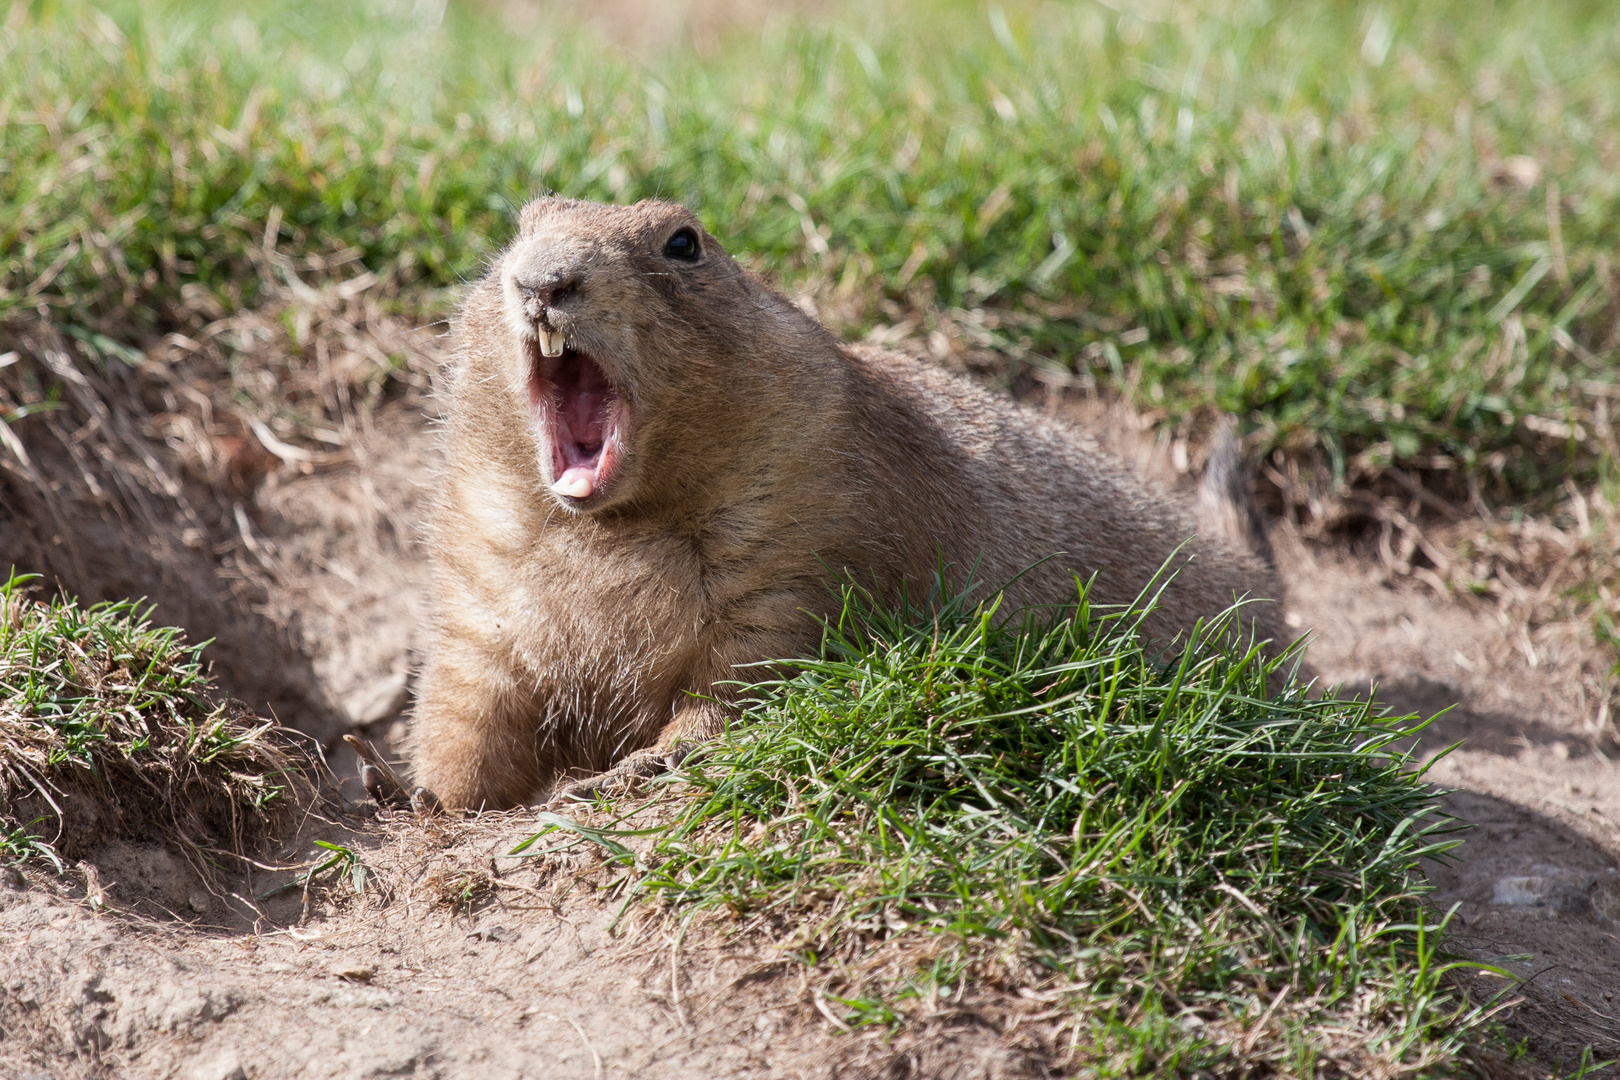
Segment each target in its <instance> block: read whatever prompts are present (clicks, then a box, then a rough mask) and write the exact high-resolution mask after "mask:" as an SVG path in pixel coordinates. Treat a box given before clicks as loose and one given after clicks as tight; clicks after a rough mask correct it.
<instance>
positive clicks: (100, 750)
mask: <svg viewBox="0 0 1620 1080" xmlns="http://www.w3.org/2000/svg"><path fill="white" fill-rule="evenodd" d="M30 580H31V579H30V578H29V577H28V576H26V575H18V574H17V573H15V572H12V573H10V574H9V575H8V577H7V580H6V581H4V582H0V858H5V859H7V860H11V861H26V860H27V859H29V858H43V859H46V860H48V861H50V862H51V863H53V864H55V865H56V866H57V868H58V869H60V868H61V862H60V860H59V858H58V850H60V851H61V853H62V854H67V855H75V854H77V853H79V852H81V851H83V850H86V849H88V848H91V847H94V846H97V845H99V844H103V843H106V842H108V841H110V840H114V839H119V838H132V839H140V840H159V839H161V840H172V841H175V842H179V843H186V844H191V845H196V844H216V845H223V846H230V847H235V846H237V845H239V844H240V843H241V842H242V840H243V839H244V838H245V837H248V836H249V835H250V834H252V833H253V832H255V831H257V830H258V829H260V828H261V827H262V826H263V825H264V824H265V823H266V822H267V821H268V819H269V818H270V816H271V815H272V814H273V813H274V812H276V811H277V810H279V809H281V808H282V806H283V805H284V803H286V801H287V800H286V798H285V796H286V794H287V791H288V788H289V786H292V785H296V784H297V783H299V781H298V778H297V775H296V773H295V771H294V766H293V761H292V758H291V757H290V756H289V754H288V753H287V751H286V750H285V749H284V748H281V747H278V746H277V745H276V744H275V743H274V742H273V741H272V739H270V738H269V737H268V736H267V733H268V732H269V729H270V728H271V727H272V726H273V725H272V724H271V723H270V722H269V721H262V720H259V719H257V718H256V717H254V716H253V715H252V714H250V713H248V712H247V710H246V709H245V708H243V707H242V706H241V705H240V704H238V703H236V702H233V701H230V700H229V699H225V698H222V697H221V696H220V695H219V694H218V693H217V692H216V691H215V689H214V687H213V686H212V684H211V682H210V680H209V678H208V675H207V670H206V666H205V663H204V661H203V659H202V651H203V649H204V647H205V646H206V644H207V643H206V642H204V643H201V644H195V645H193V644H190V643H188V642H187V641H186V640H185V638H184V635H183V634H182V632H181V631H179V630H177V629H174V628H173V627H160V626H153V625H152V624H151V622H150V616H151V609H150V607H146V606H143V605H141V604H139V603H135V602H131V601H127V600H126V601H118V602H114V603H102V604H94V605H91V606H89V607H82V606H80V605H79V604H77V603H76V602H74V601H72V600H67V599H56V600H52V601H50V602H48V603H45V602H39V601H36V600H32V599H30V598H29V597H28V596H27V595H26V592H25V587H26V586H27V585H28V583H29V581H30ZM53 831H54V835H51V834H52V832H53Z"/></svg>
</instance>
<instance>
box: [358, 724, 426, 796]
mask: <svg viewBox="0 0 1620 1080" xmlns="http://www.w3.org/2000/svg"><path fill="white" fill-rule="evenodd" d="M343 741H344V742H346V743H348V744H349V745H350V746H352V747H354V752H355V753H356V754H359V755H360V783H361V785H363V786H364V787H365V789H366V792H367V793H368V794H369V795H370V796H371V797H372V799H374V800H375V801H376V803H377V805H378V806H404V805H407V804H408V803H412V802H413V796H408V795H406V790H407V789H406V787H405V781H403V780H401V779H400V778H399V774H398V773H396V772H394V770H393V769H391V768H389V767H388V762H386V761H384V760H383V759H382V755H380V754H378V753H377V750H376V748H375V747H373V746H372V745H371V744H370V743H367V742H363V741H362V740H360V739H359V738H357V737H355V736H353V735H345V736H343ZM421 790H424V791H426V790H427V789H426V788H423V789H421ZM429 794H430V795H431V794H432V793H431V792H429ZM434 801H435V802H437V800H434Z"/></svg>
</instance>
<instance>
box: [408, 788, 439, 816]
mask: <svg viewBox="0 0 1620 1080" xmlns="http://www.w3.org/2000/svg"><path fill="white" fill-rule="evenodd" d="M411 810H413V811H414V812H415V813H416V816H417V817H419V818H425V817H432V816H433V815H435V814H442V813H444V805H443V804H442V803H440V802H439V797H438V796H437V795H435V794H433V792H431V791H429V790H428V789H427V788H425V787H422V786H421V785H420V784H418V785H417V787H416V790H415V791H413V792H411Z"/></svg>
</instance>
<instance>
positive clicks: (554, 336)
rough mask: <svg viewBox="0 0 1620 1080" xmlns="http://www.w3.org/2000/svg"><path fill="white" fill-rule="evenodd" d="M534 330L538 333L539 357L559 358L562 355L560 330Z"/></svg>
mask: <svg viewBox="0 0 1620 1080" xmlns="http://www.w3.org/2000/svg"><path fill="white" fill-rule="evenodd" d="M535 329H537V330H539V332H540V355H542V356H561V355H562V354H563V332H562V331H561V330H547V329H546V328H545V327H543V326H540V327H536V328H535Z"/></svg>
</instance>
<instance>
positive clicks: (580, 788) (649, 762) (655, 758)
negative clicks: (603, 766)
mask: <svg viewBox="0 0 1620 1080" xmlns="http://www.w3.org/2000/svg"><path fill="white" fill-rule="evenodd" d="M671 757H673V755H664V754H661V753H659V752H657V751H656V750H641V751H637V752H636V753H634V754H631V755H630V756H629V757H627V758H625V759H624V760H623V761H621V762H619V763H618V764H617V765H615V766H613V767H612V768H611V769H608V770H607V771H606V772H600V773H597V774H596V775H595V776H587V777H586V778H585V779H583V780H576V781H574V782H573V783H572V784H569V785H568V786H566V787H563V788H559V789H558V790H557V791H555V792H553V793H552V796H551V798H550V799H548V800H547V801H546V808H547V809H548V810H555V809H556V808H557V807H559V806H561V805H562V804H564V803H569V802H589V801H590V800H591V799H593V798H595V797H596V796H598V795H604V794H610V795H623V794H626V793H628V792H629V791H630V790H631V789H632V788H634V787H635V785H636V782H637V781H639V780H646V779H648V778H650V777H654V776H657V775H658V774H659V773H662V772H668V771H669V770H671V769H673V768H674V767H675V765H676V764H677V762H673V761H671V760H670V758H671Z"/></svg>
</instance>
